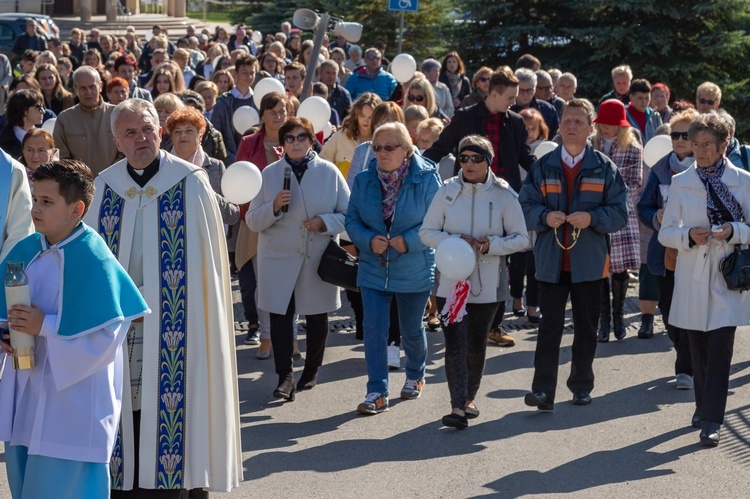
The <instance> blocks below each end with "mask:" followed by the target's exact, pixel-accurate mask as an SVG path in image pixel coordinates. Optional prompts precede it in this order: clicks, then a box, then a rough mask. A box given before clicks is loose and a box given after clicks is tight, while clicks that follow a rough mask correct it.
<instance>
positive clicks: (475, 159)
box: [458, 154, 485, 165]
mask: <svg viewBox="0 0 750 499" xmlns="http://www.w3.org/2000/svg"><path fill="white" fill-rule="evenodd" d="M458 161H459V162H460V163H468V162H469V161H471V162H472V163H474V164H475V165H478V164H479V163H481V162H482V161H485V158H484V156H482V155H481V154H472V155H471V156H469V155H468V154H461V155H459V156H458Z"/></svg>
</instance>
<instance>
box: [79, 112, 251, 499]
mask: <svg viewBox="0 0 750 499" xmlns="http://www.w3.org/2000/svg"><path fill="white" fill-rule="evenodd" d="M112 131H113V134H114V140H115V144H116V145H117V148H118V150H119V151H120V152H122V153H123V154H124V155H125V159H124V160H122V161H119V162H117V163H115V164H114V165H112V166H111V167H109V168H107V169H106V170H104V171H103V172H101V173H100V174H99V176H98V177H97V178H96V181H95V185H96V194H95V197H94V202H93V204H92V207H91V210H89V213H88V216H87V218H86V222H87V223H88V224H90V225H91V226H92V227H94V228H95V229H97V230H98V231H99V233H100V234H101V235H102V237H103V238H104V239H105V241H106V242H107V244H108V245H109V247H110V249H111V250H112V252H113V253H114V254H115V256H116V257H117V258H118V260H119V261H120V263H121V264H122V265H123V266H124V267H125V269H126V270H127V272H128V274H129V275H130V276H131V278H132V279H133V281H134V282H135V283H136V285H137V286H139V288H140V289H141V292H142V294H143V296H144V298H145V300H146V302H147V303H148V305H149V307H150V308H151V310H152V311H153V312H154V313H152V314H150V315H149V316H147V317H146V318H145V319H144V321H143V323H141V324H137V325H136V326H137V327H135V328H133V332H132V334H130V335H129V337H128V354H129V360H130V362H126V370H127V371H129V372H128V373H127V376H128V377H129V379H130V380H131V383H130V385H128V384H127V383H126V387H125V388H126V392H129V393H126V396H125V400H124V403H123V415H122V424H121V427H120V433H119V434H118V439H117V442H116V444H115V449H114V451H113V453H112V458H111V460H110V474H111V486H112V497H113V498H118V497H120V498H121V497H133V498H139V499H142V498H150V497H158V498H162V497H164V498H172V497H174V498H181V497H187V491H188V490H189V491H190V497H191V498H194V497H207V496H208V492H207V491H208V490H210V491H220V492H228V491H230V490H232V489H233V488H235V487H237V486H238V485H239V482H240V481H241V480H242V449H241V444H240V430H239V401H238V390H237V368H236V357H235V339H234V318H233V313H232V297H231V288H230V281H229V275H230V274H229V261H228V254H227V248H226V241H225V239H224V229H223V225H222V221H221V214H220V212H219V207H218V205H217V203H216V199H215V196H214V192H213V189H212V188H211V186H210V184H209V180H208V176H207V175H206V172H205V171H204V170H203V169H202V168H201V167H198V166H194V165H192V164H190V163H187V162H185V161H183V160H181V159H179V158H178V157H176V156H173V155H171V154H169V153H166V152H164V151H160V149H159V146H160V144H161V129H160V127H159V118H158V115H157V114H156V110H155V109H154V107H153V104H151V103H150V102H147V101H143V100H140V99H129V100H126V101H125V102H122V103H121V104H119V105H118V106H117V108H116V109H115V111H114V112H113V114H112ZM191 489H192V490H191Z"/></svg>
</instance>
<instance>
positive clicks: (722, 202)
mask: <svg viewBox="0 0 750 499" xmlns="http://www.w3.org/2000/svg"><path fill="white" fill-rule="evenodd" d="M725 168H726V158H721V159H719V161H717V162H716V163H714V164H713V165H712V166H709V167H708V168H701V167H699V166H698V167H696V171H697V172H698V178H700V179H701V182H703V185H704V186H705V187H706V204H707V206H708V220H709V221H710V222H711V225H722V224H724V223H726V222H744V221H745V215H744V213H743V212H742V206H740V203H738V202H737V198H735V197H734V195H733V194H732V193H731V192H730V191H729V188H728V187H727V185H726V184H725V183H724V182H722V181H721V176H722V175H724V170H725Z"/></svg>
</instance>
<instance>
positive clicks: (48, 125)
mask: <svg viewBox="0 0 750 499" xmlns="http://www.w3.org/2000/svg"><path fill="white" fill-rule="evenodd" d="M55 123H57V118H50V119H48V120H47V121H45V122H44V123H42V130H44V131H45V132H47V133H49V134H50V135H52V134H53V133H55Z"/></svg>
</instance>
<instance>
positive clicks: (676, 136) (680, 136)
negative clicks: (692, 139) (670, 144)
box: [669, 132, 689, 140]
mask: <svg viewBox="0 0 750 499" xmlns="http://www.w3.org/2000/svg"><path fill="white" fill-rule="evenodd" d="M669 136H670V137H672V140H680V139H682V140H689V139H688V133H687V132H672V133H670V134H669Z"/></svg>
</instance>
